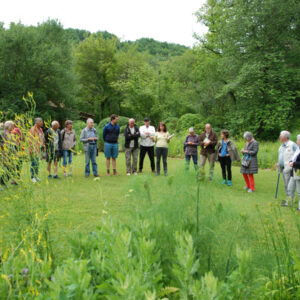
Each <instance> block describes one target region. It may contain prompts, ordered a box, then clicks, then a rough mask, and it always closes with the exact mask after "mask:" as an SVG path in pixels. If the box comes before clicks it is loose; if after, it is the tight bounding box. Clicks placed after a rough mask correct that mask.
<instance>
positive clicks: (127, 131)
mask: <svg viewBox="0 0 300 300" xmlns="http://www.w3.org/2000/svg"><path fill="white" fill-rule="evenodd" d="M127 129H128V128H127V127H126V128H125V130H124V136H125V140H126V141H130V140H132V135H131V133H129V132H130V131H129V130H127Z"/></svg>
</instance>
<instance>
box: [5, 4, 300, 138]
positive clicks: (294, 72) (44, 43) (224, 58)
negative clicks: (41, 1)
mask: <svg viewBox="0 0 300 300" xmlns="http://www.w3.org/2000/svg"><path fill="white" fill-rule="evenodd" d="M197 16H198V19H199V22H201V23H203V24H205V25H206V26H207V28H208V33H207V34H206V35H204V36H198V37H197V38H198V41H199V42H198V44H197V45H196V46H195V47H194V48H193V49H190V48H187V47H184V46H181V45H175V44H168V43H162V42H157V41H155V40H153V39H140V40H137V41H135V42H129V41H126V42H121V41H120V40H119V39H118V38H117V37H116V36H115V35H113V34H111V33H109V32H100V31H99V32H96V33H93V34H92V33H90V32H88V31H85V30H77V29H63V27H62V25H61V24H59V23H58V22H57V21H52V20H50V21H47V22H45V23H43V24H40V25H38V26H37V27H32V26H29V27H26V26H24V25H22V24H13V23H12V24H11V25H10V27H9V28H8V29H5V28H4V27H3V26H0V101H1V107H2V108H3V109H4V110H5V111H6V112H7V113H8V115H9V116H10V117H11V116H12V115H13V113H14V112H21V111H22V110H24V103H23V102H22V100H21V99H22V96H23V95H24V94H26V93H27V92H28V91H31V92H33V93H34V96H35V99H36V101H37V114H39V115H42V116H44V117H47V118H48V117H50V116H51V117H52V118H58V119H59V120H64V119H65V118H74V119H75V118H79V116H82V114H81V115H80V112H84V113H90V114H93V115H95V120H96V121H97V122H99V121H101V120H102V119H104V118H105V117H107V116H109V115H110V114H111V113H117V114H120V115H123V116H126V117H134V118H136V119H137V120H142V119H143V118H144V117H145V116H149V117H150V118H151V119H152V120H153V122H154V123H157V122H158V121H160V120H171V119H172V126H173V127H174V128H176V124H174V121H175V119H179V118H181V117H182V116H183V115H184V114H187V113H191V114H197V115H199V118H200V119H201V122H199V124H198V125H199V126H200V125H202V124H204V123H205V122H211V123H213V125H214V127H215V128H218V129H220V128H224V127H226V128H228V129H229V130H231V132H232V133H234V134H236V135H239V134H240V133H241V132H242V131H244V130H246V129H247V130H251V131H253V132H254V133H255V135H256V136H258V137H261V138H267V139H272V138H274V137H275V136H277V134H278V132H279V131H280V130H281V129H284V128H289V126H291V125H292V124H293V121H294V119H295V112H296V111H297V110H299V107H300V106H299V86H300V72H299V70H300V68H299V66H300V44H299V41H300V33H299V32H300V30H299V26H300V17H299V16H300V4H299V1H293V0H288V1H286V0H263V1H261V0H254V1H241V0H239V1H233V0H226V1H217V0H208V1H206V3H205V5H204V6H203V7H202V8H201V9H200V10H199V11H198V12H197ZM184 129H186V128H184Z"/></svg>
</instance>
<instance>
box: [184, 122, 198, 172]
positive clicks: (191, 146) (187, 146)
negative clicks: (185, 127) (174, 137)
mask: <svg viewBox="0 0 300 300" xmlns="http://www.w3.org/2000/svg"><path fill="white" fill-rule="evenodd" d="M189 133H190V134H189V135H188V136H187V137H186V138H185V142H184V154H185V161H186V170H188V169H189V167H190V160H191V158H192V159H193V162H194V168H195V170H197V169H198V151H197V147H198V146H199V136H198V135H197V134H195V131H194V128H193V127H191V128H190V129H189Z"/></svg>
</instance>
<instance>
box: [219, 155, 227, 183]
mask: <svg viewBox="0 0 300 300" xmlns="http://www.w3.org/2000/svg"><path fill="white" fill-rule="evenodd" d="M225 159H226V157H219V162H220V165H221V170H222V177H223V183H226V162H225Z"/></svg>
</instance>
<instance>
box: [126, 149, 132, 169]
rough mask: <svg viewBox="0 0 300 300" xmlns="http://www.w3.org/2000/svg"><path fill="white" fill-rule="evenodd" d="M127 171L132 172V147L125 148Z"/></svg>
mask: <svg viewBox="0 0 300 300" xmlns="http://www.w3.org/2000/svg"><path fill="white" fill-rule="evenodd" d="M125 161H126V172H127V174H130V173H131V148H125Z"/></svg>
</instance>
